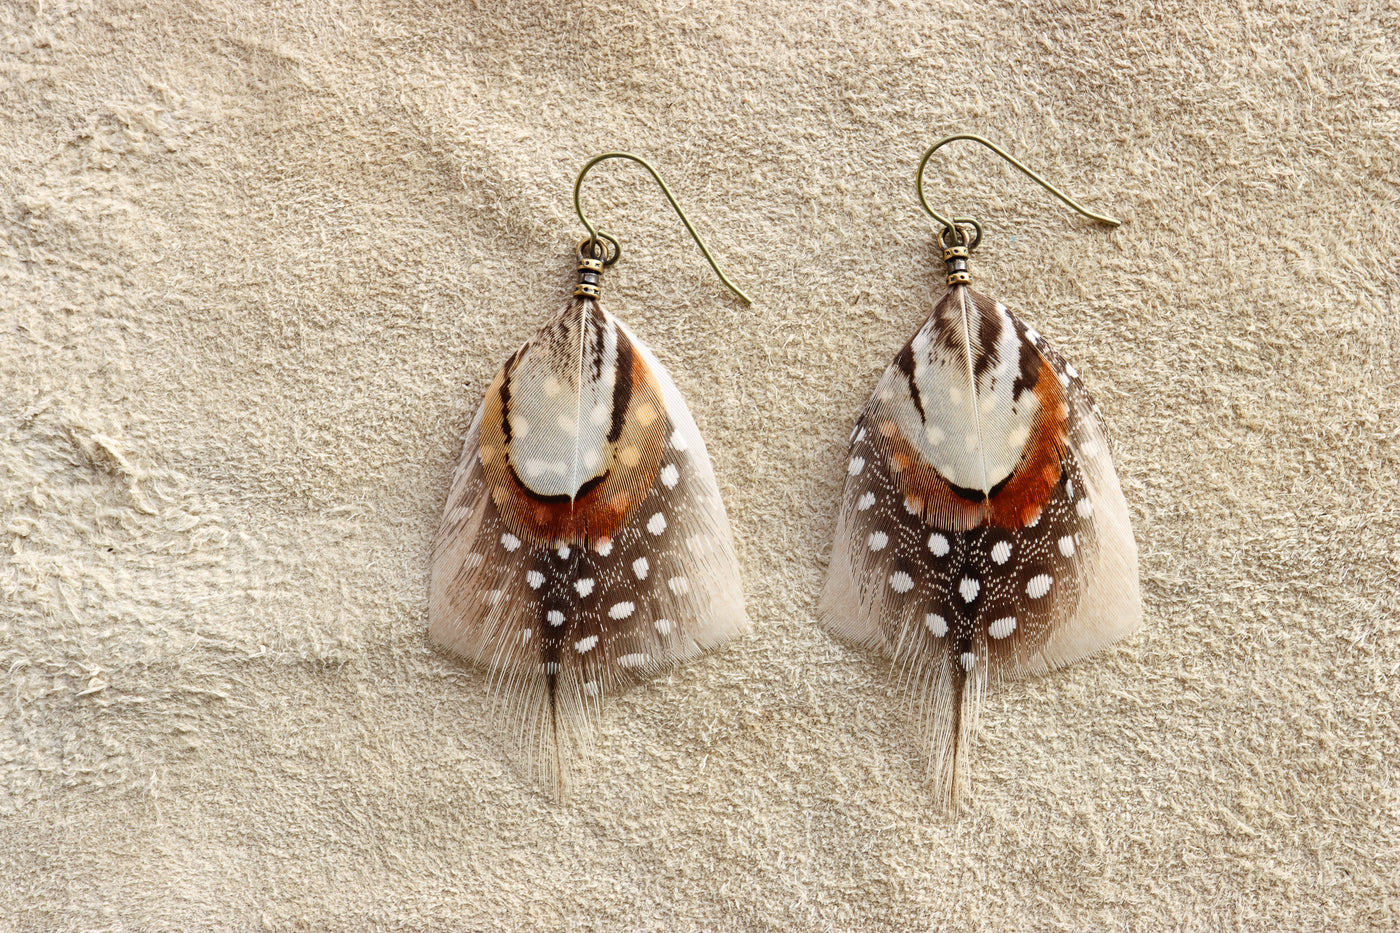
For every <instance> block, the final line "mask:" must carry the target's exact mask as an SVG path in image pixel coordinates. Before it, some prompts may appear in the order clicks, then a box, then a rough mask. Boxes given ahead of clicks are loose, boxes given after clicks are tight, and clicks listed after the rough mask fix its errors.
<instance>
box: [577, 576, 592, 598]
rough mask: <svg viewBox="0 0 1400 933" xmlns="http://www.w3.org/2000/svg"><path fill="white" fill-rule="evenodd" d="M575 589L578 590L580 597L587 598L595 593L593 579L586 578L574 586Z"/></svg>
mask: <svg viewBox="0 0 1400 933" xmlns="http://www.w3.org/2000/svg"><path fill="white" fill-rule="evenodd" d="M574 589H575V590H578V595H580V596H587V595H588V594H589V593H591V592H593V578H592V577H584V578H583V579H582V580H579V581H578V582H576V583H575V584H574Z"/></svg>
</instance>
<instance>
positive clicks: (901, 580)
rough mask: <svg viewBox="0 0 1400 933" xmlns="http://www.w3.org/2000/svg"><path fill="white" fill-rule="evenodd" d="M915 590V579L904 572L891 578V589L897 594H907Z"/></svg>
mask: <svg viewBox="0 0 1400 933" xmlns="http://www.w3.org/2000/svg"><path fill="white" fill-rule="evenodd" d="M913 588H914V578H913V577H911V576H909V574H907V573H905V572H904V571H903V570H900V571H898V572H897V573H895V574H893V575H891V576H890V589H892V590H894V591H895V592H896V593H907V592H909V591H910V590H912V589H913Z"/></svg>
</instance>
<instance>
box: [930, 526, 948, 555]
mask: <svg viewBox="0 0 1400 933" xmlns="http://www.w3.org/2000/svg"><path fill="white" fill-rule="evenodd" d="M928 549H929V550H930V551H932V552H933V556H934V557H942V556H943V555H944V554H947V553H948V539H947V538H945V537H944V536H943V535H941V534H939V533H938V532H936V531H935V532H934V533H933V534H931V535H929V536H928Z"/></svg>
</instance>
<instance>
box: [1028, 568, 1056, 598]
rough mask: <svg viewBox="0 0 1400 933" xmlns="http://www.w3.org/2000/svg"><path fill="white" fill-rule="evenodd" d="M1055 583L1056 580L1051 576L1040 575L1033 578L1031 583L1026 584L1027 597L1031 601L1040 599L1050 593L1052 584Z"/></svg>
mask: <svg viewBox="0 0 1400 933" xmlns="http://www.w3.org/2000/svg"><path fill="white" fill-rule="evenodd" d="M1054 582H1055V580H1054V578H1053V577H1051V576H1050V574H1048V573H1038V574H1036V575H1035V576H1033V577H1031V579H1030V582H1029V583H1027V584H1026V595H1027V596H1029V597H1030V598H1031V599H1040V597H1042V596H1044V595H1045V594H1046V593H1048V592H1050V584H1052V583H1054Z"/></svg>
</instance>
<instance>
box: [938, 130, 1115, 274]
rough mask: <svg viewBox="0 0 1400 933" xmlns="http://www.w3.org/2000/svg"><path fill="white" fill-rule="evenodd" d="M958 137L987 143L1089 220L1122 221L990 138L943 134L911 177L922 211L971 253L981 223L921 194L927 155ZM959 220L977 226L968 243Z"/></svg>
mask: <svg viewBox="0 0 1400 933" xmlns="http://www.w3.org/2000/svg"><path fill="white" fill-rule="evenodd" d="M959 139H970V140H972V141H973V142H975V143H981V144H982V145H984V146H986V147H987V148H988V149H990V150H992V151H993V152H995V153H996V154H997V155H999V156H1001V157H1002V158H1003V159H1005V160H1006V161H1008V162H1010V163H1011V164H1012V165H1014V166H1016V167H1017V168H1019V169H1020V170H1021V171H1023V172H1025V173H1026V174H1027V175H1029V176H1030V177H1031V179H1032V180H1034V181H1035V183H1036V184H1038V185H1040V187H1042V188H1044V189H1045V190H1046V191H1048V192H1050V193H1051V194H1053V195H1054V196H1055V197H1057V198H1059V199H1060V200H1061V201H1063V202H1064V203H1065V204H1067V205H1068V206H1069V207H1070V208H1071V209H1072V210H1074V211H1075V212H1076V213H1078V214H1081V215H1083V216H1085V217H1088V218H1089V219H1090V220H1097V221H1099V222H1101V223H1106V224H1108V225H1110V226H1113V227H1116V226H1118V225H1119V224H1120V223H1121V222H1122V221H1119V220H1117V219H1115V218H1113V217H1109V216H1108V215H1107V214H1095V213H1094V212H1093V211H1091V210H1089V209H1088V208H1087V207H1085V206H1084V205H1082V204H1080V203H1079V202H1078V201H1076V200H1074V199H1073V198H1071V197H1070V196H1069V195H1067V194H1065V193H1064V192H1063V191H1061V190H1060V189H1059V188H1056V187H1055V186H1054V185H1052V184H1050V182H1048V181H1046V180H1045V179H1044V178H1042V177H1041V176H1040V175H1039V174H1037V173H1036V172H1033V171H1031V170H1030V169H1029V168H1027V167H1026V166H1025V165H1024V164H1022V163H1021V162H1020V160H1018V159H1016V158H1015V157H1014V156H1012V155H1011V154H1010V153H1008V152H1007V151H1006V150H1005V149H1003V148H1001V147H1000V146H998V145H997V144H996V143H994V142H992V141H991V140H989V139H986V138H984V137H982V136H978V135H977V134H976V133H957V134H954V135H952V136H944V137H943V138H942V139H940V140H939V141H938V142H936V143H934V144H933V145H932V146H929V147H928V150H927V151H926V152H925V153H924V157H923V158H922V159H920V160H919V171H918V172H917V173H916V174H915V176H914V189H915V190H916V191H917V192H918V193H919V203H920V204H922V205H923V207H924V210H926V211H928V215H929V216H930V217H932V218H933V219H934V220H936V221H938V222H939V223H941V224H942V225H943V229H944V230H945V231H947V230H951V231H952V232H953V243H954V244H955V245H956V244H963V243H966V245H967V248H968V251H969V252H970V251H971V250H972V248H973V247H975V246H976V245H977V244H978V243H979V242H981V240H982V226H981V224H979V223H977V221H975V220H973V219H972V218H971V217H954V218H951V219H949V218H947V217H944V216H943V215H942V214H940V213H938V212H937V211H935V210H934V209H933V208H931V207H929V206H928V199H927V198H925V197H924V166H926V165H928V160H929V158H930V157H931V156H932V155H933V154H934V153H935V152H937V151H938V150H939V149H941V148H942V147H943V146H945V145H947V144H948V143H951V142H954V141H955V140H959ZM959 223H970V224H972V226H973V227H974V228H975V229H976V231H977V236H976V238H975V239H974V240H972V242H971V243H968V242H967V238H966V235H965V234H964V233H963V232H962V231H961V230H959V229H958V224H959ZM942 236H943V234H942V233H941V232H940V233H939V238H940V242H941V240H942Z"/></svg>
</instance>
